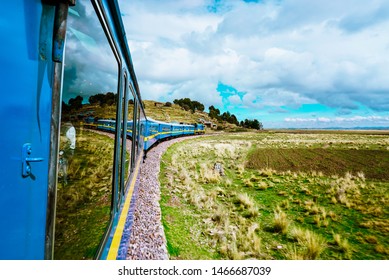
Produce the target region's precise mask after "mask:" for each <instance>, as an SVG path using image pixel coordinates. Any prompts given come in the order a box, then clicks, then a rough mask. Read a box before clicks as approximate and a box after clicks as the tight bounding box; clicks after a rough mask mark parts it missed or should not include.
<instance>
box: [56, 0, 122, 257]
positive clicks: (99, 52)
mask: <svg viewBox="0 0 389 280" xmlns="http://www.w3.org/2000/svg"><path fill="white" fill-rule="evenodd" d="M118 69H119V68H118V62H117V60H116V58H115V56H114V54H113V52H112V49H111V47H110V45H109V43H108V41H107V38H106V36H105V33H104V31H103V29H102V27H101V25H100V22H99V20H98V18H97V16H96V15H95V12H94V9H93V7H92V5H91V3H90V2H87V1H79V2H78V3H77V5H76V7H72V8H70V12H69V21H68V33H67V42H66V50H65V67H64V80H63V96H62V100H63V102H62V118H61V136H60V153H59V174H58V187H57V210H56V211H57V217H56V226H55V252H54V257H55V259H91V258H93V257H95V255H96V253H97V251H98V248H99V244H100V242H101V239H102V237H103V236H104V233H105V231H106V229H107V227H108V225H109V221H110V215H111V200H112V173H113V158H114V139H113V138H114V135H113V134H110V133H107V132H102V131H98V130H97V129H96V128H97V125H96V124H97V121H98V120H100V119H105V120H107V119H115V118H116V107H117V88H118V75H119V74H118V73H119V72H118ZM114 129H115V128H114V127H113V130H114Z"/></svg>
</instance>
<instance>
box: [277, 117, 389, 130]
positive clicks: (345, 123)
mask: <svg viewBox="0 0 389 280" xmlns="http://www.w3.org/2000/svg"><path fill="white" fill-rule="evenodd" d="M284 121H285V122H286V123H291V124H292V127H307V128H311V127H319V128H320V127H358V126H361V127H363V126H367V127H371V126H377V127H378V126H384V127H389V116H375V115H372V116H352V117H348V118H344V117H331V118H328V117H318V118H285V119H284Z"/></svg>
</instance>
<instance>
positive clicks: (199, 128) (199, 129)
mask: <svg viewBox="0 0 389 280" xmlns="http://www.w3.org/2000/svg"><path fill="white" fill-rule="evenodd" d="M204 133H205V126H204V124H202V123H196V124H195V125H194V134H204Z"/></svg>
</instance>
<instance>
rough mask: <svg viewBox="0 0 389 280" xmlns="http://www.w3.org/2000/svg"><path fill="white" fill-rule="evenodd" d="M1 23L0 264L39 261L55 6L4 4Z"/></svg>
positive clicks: (42, 255)
mask: <svg viewBox="0 0 389 280" xmlns="http://www.w3.org/2000/svg"><path fill="white" fill-rule="evenodd" d="M0 19H1V24H0V36H1V38H2V43H1V44H0V61H1V65H0V67H1V68H0V69H1V70H0V71H1V90H2V99H1V103H0V120H1V130H2V132H1V140H0V142H1V151H2V152H1V155H2V160H1V161H0V178H1V180H0V207H1V208H0V229H1V230H0V259H43V258H45V231H46V214H47V195H48V180H49V178H48V174H49V158H50V151H49V147H50V120H51V95H52V88H51V87H52V84H51V82H52V76H53V62H52V60H51V46H52V44H51V40H52V36H53V35H52V32H53V22H54V7H53V6H47V5H43V4H41V3H40V1H22V0H15V1H3V2H2V4H1V9H0ZM38 47H40V48H39V50H40V53H38Z"/></svg>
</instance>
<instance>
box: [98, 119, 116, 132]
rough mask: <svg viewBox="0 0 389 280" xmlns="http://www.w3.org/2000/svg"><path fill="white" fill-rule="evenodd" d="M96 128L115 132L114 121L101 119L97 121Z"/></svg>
mask: <svg viewBox="0 0 389 280" xmlns="http://www.w3.org/2000/svg"><path fill="white" fill-rule="evenodd" d="M97 129H99V130H102V131H107V132H115V130H116V121H115V120H105V119H101V120H98V121H97Z"/></svg>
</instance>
